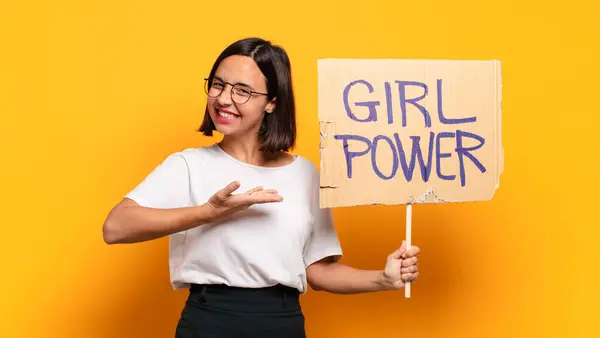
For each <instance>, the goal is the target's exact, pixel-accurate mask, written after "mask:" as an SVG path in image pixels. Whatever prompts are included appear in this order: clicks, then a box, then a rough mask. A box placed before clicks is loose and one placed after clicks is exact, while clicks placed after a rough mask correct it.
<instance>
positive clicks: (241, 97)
mask: <svg viewBox="0 0 600 338" xmlns="http://www.w3.org/2000/svg"><path fill="white" fill-rule="evenodd" d="M209 82H210V81H209V79H208V78H205V79H204V91H205V92H206V95H208V96H210V97H218V96H219V95H221V93H222V92H223V89H225V86H226V85H230V86H231V100H233V102H235V103H237V104H244V103H246V102H248V100H250V97H251V96H252V94H259V95H268V94H267V93H260V92H256V91H254V90H252V88H250V87H248V86H247V85H245V84H241V83H229V82H225V81H221V80H218V79H214V80H213V81H212V83H210V84H209Z"/></svg>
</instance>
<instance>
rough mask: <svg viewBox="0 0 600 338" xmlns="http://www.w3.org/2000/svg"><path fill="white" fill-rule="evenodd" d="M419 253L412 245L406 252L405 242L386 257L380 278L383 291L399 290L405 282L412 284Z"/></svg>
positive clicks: (417, 271)
mask: <svg viewBox="0 0 600 338" xmlns="http://www.w3.org/2000/svg"><path fill="white" fill-rule="evenodd" d="M420 251H421V250H420V249H419V247H418V246H414V245H411V247H410V249H409V250H406V241H402V245H401V246H400V248H399V249H398V250H396V251H394V252H393V253H391V254H390V255H389V256H388V258H387V263H386V265H385V269H384V270H383V278H382V279H383V280H382V287H383V289H384V290H395V289H401V288H403V287H404V285H405V283H406V282H409V283H413V282H414V281H415V280H416V279H417V277H418V276H419V266H418V264H417V255H418V254H419V252H420Z"/></svg>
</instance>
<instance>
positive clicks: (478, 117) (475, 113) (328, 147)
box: [318, 59, 504, 298]
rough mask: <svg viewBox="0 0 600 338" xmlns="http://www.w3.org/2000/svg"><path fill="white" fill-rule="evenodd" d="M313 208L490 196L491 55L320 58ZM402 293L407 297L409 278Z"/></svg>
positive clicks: (498, 96)
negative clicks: (481, 58) (315, 204)
mask: <svg viewBox="0 0 600 338" xmlns="http://www.w3.org/2000/svg"><path fill="white" fill-rule="evenodd" d="M318 77H319V82H318V88H319V92H318V94H319V99H318V101H319V103H318V113H319V121H320V133H321V141H320V160H321V163H320V164H321V165H320V167H321V178H320V190H319V191H320V206H321V207H322V208H326V207H343V206H353V205H375V204H387V205H392V204H406V242H407V249H410V247H411V236H412V230H411V223H412V205H413V204H419V203H442V202H467V201H482V200H489V199H491V198H492V196H493V195H494V192H495V191H496V189H497V188H498V186H499V178H500V174H501V173H502V171H503V163H504V160H503V158H504V152H503V148H502V138H501V107H502V77H501V68H500V62H499V61H459V60H398V59H322V60H319V61H318ZM404 288H405V297H407V298H410V283H406V284H405V286H404Z"/></svg>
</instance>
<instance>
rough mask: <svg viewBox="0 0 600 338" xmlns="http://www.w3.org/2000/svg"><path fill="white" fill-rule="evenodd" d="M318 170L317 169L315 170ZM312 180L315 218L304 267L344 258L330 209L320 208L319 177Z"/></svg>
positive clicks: (312, 206)
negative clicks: (328, 259) (321, 261)
mask: <svg viewBox="0 0 600 338" xmlns="http://www.w3.org/2000/svg"><path fill="white" fill-rule="evenodd" d="M315 170H316V169H315ZM315 176H316V178H313V180H312V187H311V189H312V194H311V195H312V196H311V209H312V210H311V211H312V214H313V218H314V223H313V227H312V231H311V234H310V236H309V240H308V242H307V243H306V246H305V248H304V265H305V267H308V266H310V265H311V264H313V263H314V262H317V261H319V260H321V259H323V258H326V257H329V256H334V259H335V260H336V261H338V260H340V259H341V257H342V247H341V245H340V241H339V239H338V236H337V232H336V230H335V226H334V223H333V213H332V211H331V209H330V208H323V209H322V208H320V207H319V177H318V172H317V173H316V175H315Z"/></svg>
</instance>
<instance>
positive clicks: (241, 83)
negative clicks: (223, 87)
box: [213, 75, 253, 88]
mask: <svg viewBox="0 0 600 338" xmlns="http://www.w3.org/2000/svg"><path fill="white" fill-rule="evenodd" d="M213 79H215V80H219V81H221V82H225V81H223V79H221V78H220V77H218V76H216V75H215V76H213ZM235 84H238V85H242V86H246V87H248V88H253V87H252V86H251V85H249V84H247V83H244V82H237V83H234V85H235Z"/></svg>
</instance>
